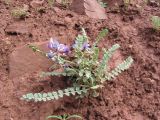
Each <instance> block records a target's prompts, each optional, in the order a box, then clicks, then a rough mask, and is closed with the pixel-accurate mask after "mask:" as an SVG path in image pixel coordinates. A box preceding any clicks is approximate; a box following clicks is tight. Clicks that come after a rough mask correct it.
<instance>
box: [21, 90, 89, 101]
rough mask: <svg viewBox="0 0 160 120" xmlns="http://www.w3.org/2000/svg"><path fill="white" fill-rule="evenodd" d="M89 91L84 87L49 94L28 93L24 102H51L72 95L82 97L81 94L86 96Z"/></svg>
mask: <svg viewBox="0 0 160 120" xmlns="http://www.w3.org/2000/svg"><path fill="white" fill-rule="evenodd" d="M87 91H88V90H87V89H86V88H84V87H70V88H67V89H64V90H58V91H56V92H55V91H53V92H48V93H34V94H33V93H28V94H26V95H23V96H22V98H21V99H22V100H27V101H35V102H38V101H39V102H40V101H50V100H58V99H59V98H62V97H63V96H64V95H66V96H70V95H76V94H78V95H81V94H86V93H87Z"/></svg>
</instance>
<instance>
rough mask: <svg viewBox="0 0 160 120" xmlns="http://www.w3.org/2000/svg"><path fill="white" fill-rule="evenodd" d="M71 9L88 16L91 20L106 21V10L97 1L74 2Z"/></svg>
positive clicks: (79, 0)
mask: <svg viewBox="0 0 160 120" xmlns="http://www.w3.org/2000/svg"><path fill="white" fill-rule="evenodd" d="M71 9H72V10H73V11H75V12H77V13H79V14H86V15H87V16H89V17H90V18H97V19H106V14H105V9H104V8H103V7H101V5H100V4H99V3H98V2H97V0H74V1H73V2H72V4H71Z"/></svg>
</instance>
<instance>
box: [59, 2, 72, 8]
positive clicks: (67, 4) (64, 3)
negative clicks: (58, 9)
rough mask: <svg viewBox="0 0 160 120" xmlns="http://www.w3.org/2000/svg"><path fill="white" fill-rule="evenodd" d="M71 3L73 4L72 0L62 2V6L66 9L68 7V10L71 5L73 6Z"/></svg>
mask: <svg viewBox="0 0 160 120" xmlns="http://www.w3.org/2000/svg"><path fill="white" fill-rule="evenodd" d="M71 2H72V0H61V4H62V5H63V6H64V7H66V8H68V7H69V5H70V4H71Z"/></svg>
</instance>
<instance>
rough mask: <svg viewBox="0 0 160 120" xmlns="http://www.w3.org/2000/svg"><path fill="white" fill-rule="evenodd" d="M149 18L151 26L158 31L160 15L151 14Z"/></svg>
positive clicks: (159, 28)
mask: <svg viewBox="0 0 160 120" xmlns="http://www.w3.org/2000/svg"><path fill="white" fill-rule="evenodd" d="M151 20H152V25H153V28H154V29H155V30H157V31H159V30H160V17H158V16H152V18H151Z"/></svg>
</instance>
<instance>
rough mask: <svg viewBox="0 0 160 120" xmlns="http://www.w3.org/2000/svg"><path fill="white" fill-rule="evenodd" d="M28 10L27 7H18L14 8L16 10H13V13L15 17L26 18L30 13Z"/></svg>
mask: <svg viewBox="0 0 160 120" xmlns="http://www.w3.org/2000/svg"><path fill="white" fill-rule="evenodd" d="M27 11H28V9H26V8H25V7H23V8H16V9H14V10H12V11H11V15H12V16H13V17H14V18H18V19H23V18H25V17H26V16H27V15H28V13H27Z"/></svg>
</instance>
